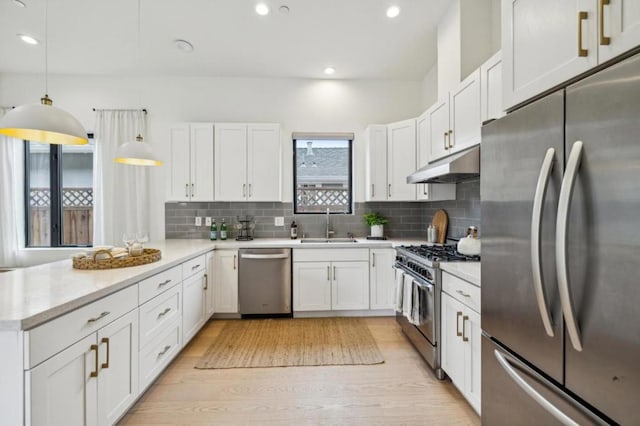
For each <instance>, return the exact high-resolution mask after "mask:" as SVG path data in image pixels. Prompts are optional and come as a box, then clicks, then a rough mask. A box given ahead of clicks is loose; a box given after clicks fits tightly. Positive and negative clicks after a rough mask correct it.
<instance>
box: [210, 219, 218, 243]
mask: <svg viewBox="0 0 640 426" xmlns="http://www.w3.org/2000/svg"><path fill="white" fill-rule="evenodd" d="M210 233H211V241H214V240H217V239H218V227H217V226H216V221H215V220H214V221H212V222H211V232H210Z"/></svg>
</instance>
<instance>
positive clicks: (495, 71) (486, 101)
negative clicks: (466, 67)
mask: <svg viewBox="0 0 640 426" xmlns="http://www.w3.org/2000/svg"><path fill="white" fill-rule="evenodd" d="M480 100H481V117H482V122H485V121H486V120H489V119H496V118H500V117H502V116H504V109H503V108H502V53H501V52H498V53H496V54H495V55H493V56H492V57H491V58H490V59H489V60H488V61H487V62H485V63H484V64H482V66H481V67H480Z"/></svg>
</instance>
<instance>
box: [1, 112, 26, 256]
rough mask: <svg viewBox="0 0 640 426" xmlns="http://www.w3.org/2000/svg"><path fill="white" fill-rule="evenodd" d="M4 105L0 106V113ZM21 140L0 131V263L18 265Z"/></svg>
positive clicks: (21, 241) (20, 228)
mask: <svg viewBox="0 0 640 426" xmlns="http://www.w3.org/2000/svg"><path fill="white" fill-rule="evenodd" d="M8 110H9V109H8V108H0V117H2V116H3V115H4V114H6V113H7V111H8ZM23 156H24V143H23V142H22V141H21V140H18V139H14V138H9V137H7V136H3V135H0V267H11V266H19V258H18V250H19V249H20V247H21V246H22V245H23V244H24V232H23V229H24V219H22V217H23V214H22V212H23V204H22V200H23V198H24V197H23V195H22V194H23V191H24V179H23V176H24V166H23Z"/></svg>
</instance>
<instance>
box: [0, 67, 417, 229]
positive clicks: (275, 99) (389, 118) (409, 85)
mask: <svg viewBox="0 0 640 426" xmlns="http://www.w3.org/2000/svg"><path fill="white" fill-rule="evenodd" d="M42 94H43V77H42V76H41V75H35V74H34V75H24V74H0V105H20V104H23V103H32V102H37V101H38V100H39V99H40V97H41V96H42ZM49 96H50V97H51V98H52V99H53V102H54V105H56V106H58V107H60V108H64V109H66V110H67V111H69V112H70V113H72V114H73V115H75V116H76V117H77V118H78V119H79V120H80V121H81V122H82V123H83V124H84V125H85V126H86V128H87V130H89V131H90V130H92V129H93V126H94V113H93V111H92V108H94V107H95V108H138V107H140V106H141V105H142V106H143V107H145V108H147V109H148V111H149V115H148V120H149V135H148V137H147V138H145V140H147V141H149V142H151V143H152V144H154V145H156V146H157V148H159V152H161V153H162V154H163V156H164V159H165V160H167V161H170V159H169V158H168V156H167V154H166V153H167V151H168V149H167V148H168V132H167V128H168V126H169V125H170V124H171V123H176V122H184V121H201V122H202V121H204V122H216V121H225V122H229V121H230V122H234V121H237V122H275V123H281V124H282V135H283V141H284V144H285V145H284V149H283V177H284V180H283V185H284V188H283V190H284V191H283V193H284V198H285V200H291V196H292V195H291V194H292V188H291V186H292V180H291V178H292V156H291V149H292V148H291V146H290V137H291V132H292V131H319V132H323V131H336V132H343V131H344V132H354V133H355V138H356V140H355V141H354V146H355V155H354V157H355V169H354V174H355V175H354V186H355V193H356V194H355V195H356V196H355V200H356V201H363V200H364V170H365V167H364V166H365V164H364V159H365V155H364V141H363V136H364V129H365V128H366V126H367V125H368V124H372V123H378V124H385V123H390V122H393V121H398V120H403V119H407V118H411V117H415V116H417V115H418V114H419V113H420V111H421V107H422V103H423V99H422V82H420V81H415V82H404V81H373V80H362V81H340V80H302V79H257V78H215V77H172V76H157V77H142V78H139V77H138V78H135V77H117V76H115V77H114V76H71V75H50V76H49ZM139 99H140V100H139ZM212 167H213V165H212ZM166 170H168V168H167V167H161V168H154V169H153V170H152V175H153V179H154V182H156V183H157V185H156V188H155V190H154V192H153V194H152V196H151V200H152V201H151V206H150V209H151V211H152V212H153V215H152V221H153V223H152V225H151V229H150V233H151V238H152V239H160V238H164V199H165V198H164V197H165V194H164V187H165V185H164V179H165V177H164V173H165V171H166Z"/></svg>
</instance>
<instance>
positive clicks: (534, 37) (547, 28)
mask: <svg viewBox="0 0 640 426" xmlns="http://www.w3.org/2000/svg"><path fill="white" fill-rule="evenodd" d="M596 5H597V2H596V0H566V1H557V0H502V55H503V56H502V59H503V61H504V68H503V76H504V86H503V99H504V107H505V109H509V108H511V107H513V106H515V105H516V104H519V103H521V102H523V101H525V100H527V99H529V98H531V97H533V96H535V95H537V94H540V93H542V92H544V91H545V90H548V89H551V88H552V87H554V86H556V85H558V84H560V83H562V82H564V81H566V80H568V79H570V78H572V77H574V76H576V75H578V74H580V73H582V72H584V71H586V70H588V69H589V68H591V67H593V66H595V65H597V64H598V52H597V45H596V41H597V21H598V19H597V10H596ZM581 12H586V19H581V17H580V13H581ZM550 17H553V19H550ZM580 33H581V34H582V39H581V40H578V35H579V34H580ZM579 47H581V48H582V49H584V50H582V51H580V49H579Z"/></svg>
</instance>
